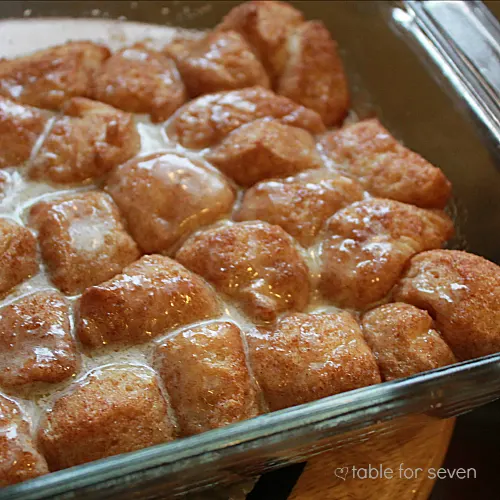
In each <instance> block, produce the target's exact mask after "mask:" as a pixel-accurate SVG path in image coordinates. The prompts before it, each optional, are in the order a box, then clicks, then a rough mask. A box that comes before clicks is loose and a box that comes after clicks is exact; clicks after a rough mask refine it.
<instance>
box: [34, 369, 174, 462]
mask: <svg viewBox="0 0 500 500" xmlns="http://www.w3.org/2000/svg"><path fill="white" fill-rule="evenodd" d="M173 438H174V425H173V423H172V420H171V418H170V416H169V407H168V403H167V401H166V400H165V398H164V396H163V394H162V392H161V389H160V387H159V384H158V378H157V376H156V375H155V374H154V373H153V372H152V371H151V370H150V369H147V368H145V367H142V366H137V365H115V366H108V367H106V368H102V369H98V370H94V371H92V372H91V373H90V374H88V375H87V376H86V377H85V378H84V379H82V380H80V381H79V382H77V383H76V384H74V385H73V386H72V387H71V391H70V392H67V393H66V394H64V395H62V396H60V397H59V398H58V399H56V401H55V402H54V404H53V405H52V407H51V408H50V410H49V411H48V412H46V413H45V415H44V417H43V418H42V421H41V424H40V429H39V433H38V442H39V445H40V449H41V450H42V451H43V454H44V455H45V457H46V459H47V462H48V464H49V468H50V470H51V471H55V470H59V469H64V468H66V467H72V466H74V465H79V464H83V463H86V462H91V461H93V460H98V459H100V458H105V457H110V456H112V455H118V454H120V453H127V452H130V451H134V450H138V449H141V448H146V447H148V446H154V445H155V444H160V443H164V442H166V441H170V440H172V439H173Z"/></svg>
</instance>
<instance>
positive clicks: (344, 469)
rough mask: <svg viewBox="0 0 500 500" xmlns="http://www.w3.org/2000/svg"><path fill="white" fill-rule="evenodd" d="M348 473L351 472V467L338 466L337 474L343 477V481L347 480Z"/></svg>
mask: <svg viewBox="0 0 500 500" xmlns="http://www.w3.org/2000/svg"><path fill="white" fill-rule="evenodd" d="M347 474H349V467H337V468H336V469H335V475H336V476H337V477H338V478H339V479H342V481H345V480H346V478H347Z"/></svg>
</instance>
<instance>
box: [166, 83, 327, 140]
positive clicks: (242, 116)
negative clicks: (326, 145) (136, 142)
mask: <svg viewBox="0 0 500 500" xmlns="http://www.w3.org/2000/svg"><path fill="white" fill-rule="evenodd" d="M259 118H276V119H278V120H279V121H280V122H281V123H283V124H284V125H290V126H291V127H298V128H302V129H304V130H307V131H308V132H310V133H311V134H318V133H321V132H323V131H324V130H325V126H324V125H323V122H322V121H321V117H320V116H319V115H318V113H316V112H315V111H312V110H310V109H307V108H304V107H303V106H300V105H298V104H296V103H294V102H293V101H291V100H290V99H287V98H286V97H282V96H278V95H276V94H275V93H274V92H272V91H271V90H268V89H265V88H262V87H249V88H246V89H241V90H230V91H226V92H218V93H215V94H209V95H205V96H202V97H198V99H195V100H193V101H191V102H189V103H188V104H186V105H185V106H183V107H182V108H181V109H180V110H179V111H178V112H177V113H176V115H175V116H174V117H173V120H172V122H171V123H170V125H169V126H168V128H167V132H168V134H169V136H170V137H171V138H172V139H174V140H176V141H178V142H179V143H180V144H181V145H182V146H184V147H187V148H196V149H201V148H205V147H207V146H212V145H214V144H216V143H218V142H219V141H221V140H222V139H223V138H224V137H226V136H227V135H228V134H229V133H230V132H232V131H233V130H235V129H237V128H238V127H240V126H241V125H244V124H246V123H250V122H252V121H254V120H257V119H259Z"/></svg>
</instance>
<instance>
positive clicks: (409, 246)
mask: <svg viewBox="0 0 500 500" xmlns="http://www.w3.org/2000/svg"><path fill="white" fill-rule="evenodd" d="M347 89H348V86H347V82H346V77H345V75H344V71H343V67H342V62H341V59H340V57H339V55H338V51H337V46H336V43H335V41H334V40H333V39H332V37H331V35H330V33H329V32H328V30H327V29H326V28H325V27H324V25H323V24H322V23H321V22H319V21H306V20H305V19H304V17H303V15H302V14H301V13H300V12H298V11H297V10H296V9H295V8H293V7H291V6H290V5H288V4H286V3H282V2H273V1H271V2H260V1H251V2H248V3H245V4H242V5H240V6H238V7H236V8H235V9H233V10H232V11H231V12H230V13H229V14H228V15H227V16H226V18H225V19H224V20H223V21H222V22H221V23H220V24H219V25H218V26H217V27H216V28H215V29H214V30H213V31H211V32H209V33H207V34H204V35H203V36H201V37H197V38H193V37H191V38H187V37H184V38H183V37H178V38H176V39H174V40H173V41H170V42H169V43H168V45H167V46H166V47H165V48H164V49H163V50H158V49H156V50H153V49H152V48H150V47H149V46H148V44H147V43H137V44H135V45H132V46H128V47H123V48H122V49H120V50H118V51H117V52H115V53H113V54H112V53H111V52H110V50H108V48H106V47H104V46H102V45H99V44H96V43H93V42H90V41H89V42H87V41H85V42H82V41H80V42H68V43H66V44H64V45H61V46H58V47H52V48H49V49H45V50H41V51H38V52H35V53H33V54H30V55H26V56H23V57H19V58H16V59H11V60H5V59H4V60H0V169H1V170H0V208H1V207H11V206H12V203H11V201H9V200H12V199H13V198H12V196H14V195H15V196H17V197H18V198H16V199H18V200H22V204H18V206H16V207H15V209H14V210H12V211H10V212H8V211H3V212H2V214H3V215H1V216H0V298H1V300H2V302H1V303H0V388H1V390H2V391H3V393H4V395H0V485H1V486H5V485H8V484H12V483H16V482H19V481H23V480H25V479H29V478H32V477H36V476H39V475H41V474H45V473H47V472H48V471H55V470H59V469H62V468H66V467H71V466H74V465H78V464H82V463H85V462H89V461H92V460H96V459H99V458H104V457H107V456H110V455H115V454H119V453H124V452H129V451H133V450H137V449H139V448H143V447H147V446H152V445H155V444H159V443H164V442H166V441H170V440H173V439H176V438H179V437H183V436H189V435H193V434H197V433H200V432H204V431H207V430H210V429H214V428H218V427H221V426H225V425H228V424H231V423H234V422H238V421H241V420H244V419H248V418H251V417H254V416H256V415H259V414H261V413H265V412H268V411H274V410H278V409H282V408H287V407H290V406H294V405H298V404H302V403H306V402H309V401H313V400H315V399H318V398H322V397H327V396H331V395H334V394H338V393H341V392H345V391H349V390H352V389H357V388H360V387H364V386H368V385H372V384H377V383H380V382H382V381H389V380H393V379H396V378H401V377H406V376H410V375H413V374H416V373H418V372H422V371H425V370H430V369H434V368H438V367H441V366H445V365H448V364H452V363H455V362H457V361H461V360H466V359H471V358H474V357H478V356H484V355H487V354H491V353H495V352H498V351H500V268H499V267H498V266H497V265H496V264H494V263H492V262H489V261H487V260H485V259H483V258H482V257H479V256H476V255H472V254H469V253H466V252H462V251H456V250H443V249H442V247H443V246H444V245H445V243H446V241H447V240H449V239H450V237H451V236H452V235H453V222H452V220H451V219H450V217H449V216H448V215H447V214H446V212H445V211H444V208H445V206H446V204H447V203H448V201H449V198H450V192H451V186H450V183H449V181H448V180H447V179H446V176H445V175H444V174H443V172H442V171H441V170H440V169H439V168H437V167H435V166H433V165H431V164H430V163H429V162H428V161H426V160H425V159H424V158H422V157H421V156H420V155H418V154H417V153H415V152H413V151H411V150H409V149H408V148H406V147H405V146H403V145H402V144H400V143H399V142H398V141H397V140H396V139H395V138H394V137H393V136H392V135H391V134H390V133H389V132H388V131H387V130H386V129H385V128H384V127H383V126H382V124H381V123H380V122H379V121H378V120H377V119H367V120H362V121H358V122H356V123H354V122H353V120H350V124H344V125H343V126H342V123H343V119H344V118H345V117H346V115H347V112H348V107H349V94H348V90H347ZM189 99H192V100H189ZM144 114H147V115H149V119H146V120H145V119H144V117H143V116H138V115H144ZM145 123H146V124H147V127H145V126H144V124H145ZM332 127H334V128H332ZM145 131H146V132H145ZM148 131H149V132H148ZM151 131H154V133H155V134H156V135H157V136H158V137H161V140H160V143H161V147H158V148H153V149H154V150H152V148H151V142H150V141H149V138H148V133H150V132H151ZM13 193H14V194H13ZM6 210H7V209H6ZM28 402H29V403H28ZM34 408H37V410H36V412H35V413H36V414H37V415H39V417H37V418H35V413H34ZM37 412H38V413H37ZM34 422H37V425H36V427H35V426H34Z"/></svg>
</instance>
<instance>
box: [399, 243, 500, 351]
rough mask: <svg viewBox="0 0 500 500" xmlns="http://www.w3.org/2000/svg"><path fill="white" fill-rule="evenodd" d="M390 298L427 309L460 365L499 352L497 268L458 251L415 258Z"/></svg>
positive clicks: (499, 281) (499, 286) (499, 270)
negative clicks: (462, 362) (467, 360)
mask: <svg viewBox="0 0 500 500" xmlns="http://www.w3.org/2000/svg"><path fill="white" fill-rule="evenodd" d="M394 297H395V298H396V300H399V301H402V302H408V303H409V304H413V305H414V306H416V307H419V308H420V309H425V310H427V311H428V312H429V314H430V315H431V316H432V317H433V318H434V320H435V323H436V326H437V328H438V330H439V331H440V332H441V335H442V336H443V338H444V339H445V340H446V342H447V343H448V345H449V346H450V347H451V350H452V351H453V353H454V354H455V356H456V357H457V358H458V359H459V360H465V359H471V358H477V357H480V356H486V355H488V354H493V353H496V352H500V267H499V266H497V265H496V264H494V263H493V262H490V261H488V260H486V259H483V258H482V257H479V256H477V255H473V254H470V253H467V252H461V251H458V250H432V251H430V252H423V253H421V254H419V255H416V256H415V257H413V258H412V259H411V261H410V264H409V266H408V268H407V269H406V272H405V274H404V276H403V277H402V279H401V281H400V282H399V284H398V285H397V287H396V289H395V292H394Z"/></svg>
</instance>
